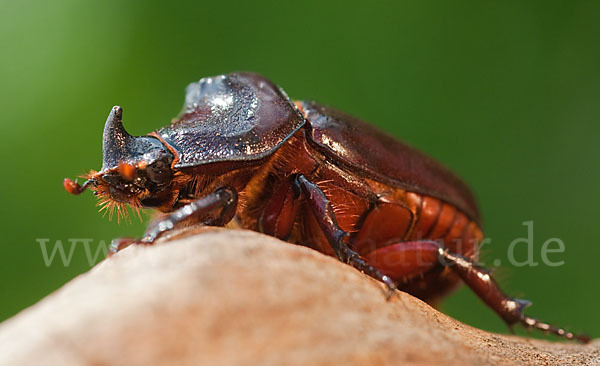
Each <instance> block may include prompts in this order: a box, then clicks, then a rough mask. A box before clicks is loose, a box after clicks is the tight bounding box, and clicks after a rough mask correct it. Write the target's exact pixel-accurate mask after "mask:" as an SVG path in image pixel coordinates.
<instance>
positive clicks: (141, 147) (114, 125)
mask: <svg viewBox="0 0 600 366" xmlns="http://www.w3.org/2000/svg"><path fill="white" fill-rule="evenodd" d="M122 117H123V109H122V108H121V107H119V106H114V107H113V108H112V110H111V111H110V114H109V115H108V118H107V119H106V124H105V125H104V135H103V137H102V170H103V171H106V170H109V169H113V168H117V167H119V165H121V164H122V163H127V164H132V165H135V164H136V163H138V162H140V161H142V160H146V162H147V163H150V162H152V161H153V160H154V159H157V158H160V157H164V156H167V157H169V158H170V159H172V155H171V153H170V152H169V151H168V150H167V149H166V148H165V147H164V146H163V144H162V142H160V140H159V139H157V138H156V137H152V136H131V135H130V134H129V133H128V132H127V131H126V130H125V127H123V121H122V119H121V118H122Z"/></svg>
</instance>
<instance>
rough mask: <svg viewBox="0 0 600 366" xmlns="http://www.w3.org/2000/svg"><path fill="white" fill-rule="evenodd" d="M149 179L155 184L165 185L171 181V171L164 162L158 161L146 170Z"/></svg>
mask: <svg viewBox="0 0 600 366" xmlns="http://www.w3.org/2000/svg"><path fill="white" fill-rule="evenodd" d="M146 174H148V178H150V180H151V181H153V182H154V183H165V182H167V181H168V180H169V179H171V169H170V167H169V166H168V165H167V164H165V163H164V162H163V161H162V160H158V161H156V162H154V163H152V164H150V165H148V168H146Z"/></svg>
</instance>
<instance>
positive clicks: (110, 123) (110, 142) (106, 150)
mask: <svg viewBox="0 0 600 366" xmlns="http://www.w3.org/2000/svg"><path fill="white" fill-rule="evenodd" d="M122 117H123V109H122V108H121V107H119V106H114V107H113V108H112V109H111V111H110V114H109V115H108V118H107V119H106V124H105V125H104V135H103V138H102V158H103V159H102V160H103V163H102V170H105V169H110V168H113V167H115V166H118V165H119V163H120V162H123V161H129V160H131V158H132V156H131V152H130V148H129V147H130V146H131V145H132V144H134V142H135V137H133V136H131V135H130V134H129V133H127V131H125V127H123V121H122V119H121V118H122Z"/></svg>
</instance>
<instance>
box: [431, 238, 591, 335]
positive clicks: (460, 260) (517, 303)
mask: <svg viewBox="0 0 600 366" xmlns="http://www.w3.org/2000/svg"><path fill="white" fill-rule="evenodd" d="M438 256H439V260H440V262H441V263H442V264H444V265H447V266H449V267H450V268H451V269H452V270H453V271H454V272H455V273H456V274H457V275H458V276H459V277H460V278H461V279H462V280H463V281H464V282H465V283H466V284H467V286H469V287H470V288H471V290H473V292H475V294H477V296H478V297H479V298H481V299H482V300H483V301H484V302H485V303H486V304H487V305H488V306H489V307H491V308H492V309H493V310H494V311H495V312H496V314H498V315H499V316H500V317H501V318H502V319H503V320H504V322H506V324H507V325H508V326H509V327H512V326H513V325H514V324H517V323H520V324H521V325H523V326H525V327H526V328H534V329H538V330H541V331H544V332H546V333H551V334H555V335H557V336H560V337H563V338H565V339H569V340H577V341H579V342H582V343H587V342H589V341H590V337H589V336H587V335H585V334H575V333H571V332H568V331H566V330H564V329H563V328H560V327H556V326H553V325H550V324H548V323H544V322H542V321H540V320H537V319H535V318H532V317H529V316H526V315H525V313H524V310H525V308H526V307H527V306H529V305H530V304H531V303H530V302H529V301H527V300H522V299H516V298H512V297H509V296H507V295H506V294H505V293H504V292H503V291H502V290H501V289H500V286H498V284H497V283H496V281H495V280H494V278H493V277H492V275H491V273H490V271H489V270H487V269H485V268H483V267H481V266H479V265H477V264H476V263H474V262H473V260H471V259H469V258H466V257H463V256H461V255H458V254H455V253H452V252H449V251H448V250H447V249H444V248H442V247H441V246H440V247H439V248H438Z"/></svg>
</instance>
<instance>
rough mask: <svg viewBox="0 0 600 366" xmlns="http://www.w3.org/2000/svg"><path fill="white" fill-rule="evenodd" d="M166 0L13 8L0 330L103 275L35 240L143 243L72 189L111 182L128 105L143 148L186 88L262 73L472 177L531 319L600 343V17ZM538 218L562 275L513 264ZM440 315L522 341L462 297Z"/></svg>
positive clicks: (444, 7) (490, 8)
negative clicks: (118, 126)
mask: <svg viewBox="0 0 600 366" xmlns="http://www.w3.org/2000/svg"><path fill="white" fill-rule="evenodd" d="M163 3H164V2H163V1H137V2H123V1H103V2H81V1H53V2H43V1H39V2H30V1H21V2H16V1H14V2H13V1H2V2H1V5H2V6H1V10H0V42H1V43H0V44H1V52H2V57H1V59H0V111H1V115H2V117H1V123H2V128H3V136H4V138H3V142H2V144H1V145H0V146H1V149H2V157H3V168H2V172H3V173H2V177H3V178H2V189H1V190H0V194H1V195H2V197H1V199H2V232H3V233H2V234H3V235H2V239H3V240H2V241H1V243H0V258H1V264H0V276H1V277H0V294H1V296H2V298H1V305H0V319H5V318H8V317H10V316H12V315H14V314H15V313H17V312H18V311H20V310H22V309H23V308H25V307H27V306H29V305H31V304H33V303H35V302H36V301H38V300H39V299H41V298H42V297H44V296H46V295H47V294H49V293H50V292H52V291H53V290H55V289H57V288H59V287H60V286H61V285H62V284H64V283H65V282H67V281H68V280H70V279H71V278H73V277H75V276H76V275H77V274H79V273H82V272H85V271H87V270H88V269H89V268H90V265H89V264H88V262H87V260H86V256H85V251H84V250H83V248H82V247H76V249H75V250H74V254H73V261H72V263H71V265H69V266H67V267H65V266H63V264H62V263H61V261H60V260H58V259H56V260H55V261H54V262H53V264H52V265H51V266H50V267H46V266H45V265H44V261H43V258H42V253H41V250H40V245H39V244H38V243H37V242H36V239H37V238H48V239H50V244H53V243H54V242H55V241H56V240H62V241H63V242H64V243H65V244H68V241H67V240H68V239H69V238H92V239H93V245H92V249H93V250H94V249H95V247H96V246H97V245H99V244H98V243H99V241H100V240H104V241H109V240H110V239H111V238H114V237H119V236H138V235H140V234H141V233H142V231H143V227H144V224H141V223H139V220H137V219H135V220H133V223H132V224H127V223H123V222H122V223H121V224H118V223H117V222H116V220H113V221H109V220H108V218H103V217H102V215H101V214H98V213H97V208H96V206H95V198H94V197H93V195H91V194H89V193H86V194H84V195H82V196H81V197H73V196H70V195H68V194H67V193H66V192H65V191H64V189H63V188H62V179H63V178H64V177H75V176H77V175H79V174H81V173H83V172H84V171H85V170H87V169H91V168H94V169H98V168H99V167H100V164H101V134H102V129H103V124H104V121H105V118H106V116H107V114H108V112H109V110H110V108H111V107H112V106H113V105H115V104H119V105H121V106H123V107H124V120H125V124H126V126H127V129H128V130H129V131H130V132H131V133H133V134H145V133H147V132H149V131H151V130H153V129H156V128H158V127H160V126H163V125H165V124H167V123H168V122H169V121H170V119H171V118H172V117H174V116H175V115H176V114H177V113H178V112H179V110H180V107H181V105H182V103H183V96H184V94H183V93H184V88H185V86H186V85H187V84H188V83H189V82H192V81H196V80H198V79H200V78H201V77H203V76H209V75H215V74H221V73H227V72H231V71H234V70H252V71H256V72H259V73H262V74H264V75H265V76H267V77H269V78H271V79H272V80H274V81H275V82H276V83H277V84H279V85H280V86H282V87H283V88H284V89H285V90H286V91H287V92H288V94H289V95H290V96H291V97H293V98H306V99H314V100H318V101H320V102H322V103H325V104H329V105H332V106H335V107H338V108H340V109H342V110H345V111H347V112H350V113H352V114H354V115H357V116H359V117H362V118H363V119H366V120H368V121H371V122H372V123H374V124H376V125H378V126H380V127H381V128H383V129H385V130H387V131H389V132H390V133H392V134H394V135H396V136H398V137H401V138H403V139H404V140H406V141H408V142H410V143H411V144H413V145H415V146H418V147H419V148H420V149H422V150H423V151H425V152H428V153H429V154H431V155H433V156H434V157H436V158H437V159H439V160H441V161H442V162H444V163H445V164H447V165H448V166H449V167H451V168H452V169H454V170H455V171H456V172H458V173H459V174H460V175H461V176H463V177H464V178H465V180H466V181H467V182H469V184H470V185H471V186H472V187H473V189H474V191H475V193H476V195H477V196H478V198H479V202H480V205H481V208H482V212H483V216H484V224H485V228H486V232H487V236H489V237H490V238H492V244H490V245H487V246H485V247H484V255H483V259H484V261H485V262H486V263H488V264H490V263H492V262H493V260H494V259H496V260H500V261H501V262H502V264H501V265H500V268H499V269H498V271H497V273H498V275H499V277H500V282H501V283H502V284H503V285H504V287H505V288H506V290H507V291H508V292H509V293H511V294H514V295H518V296H524V297H526V298H528V299H530V300H532V301H533V303H534V306H533V307H531V308H530V309H529V313H530V314H534V315H535V316H538V317H540V318H542V319H547V320H549V321H553V322H555V323H558V324H560V325H564V326H567V327H570V328H571V329H574V330H579V331H586V332H589V333H591V334H592V335H594V336H600V314H599V313H598V311H597V301H598V300H599V299H600V293H599V291H598V289H599V286H598V284H597V282H596V281H597V279H598V275H599V272H600V271H599V270H598V264H597V263H598V258H600V243H598V238H599V237H600V225H598V223H597V219H598V216H599V215H598V212H597V211H596V210H597V208H598V207H599V206H600V193H599V192H598V187H599V185H600V168H599V167H598V164H597V162H598V156H600V144H598V135H599V133H600V124H599V122H600V121H599V119H598V116H599V115H600V102H599V97H600V43H599V42H598V39H599V38H598V36H600V25H599V22H598V18H599V16H600V2H590V1H570V2H552V1H514V2H508V1H471V2H463V1H437V2H425V1H423V2H385V3H384V2H356V3H352V2H350V1H343V2H342V1H339V2H338V1H331V2H323V1H316V2H298V1H294V2H291V1H290V2H288V1H269V2H260V3H256V2H228V1H221V2H215V1H210V2H200V1H198V2H179V3H178V4H173V5H166V6H165V5H163ZM216 3H219V4H218V5H217V4H216ZM529 220H533V221H534V255H535V258H534V259H535V260H537V261H538V262H539V261H540V250H541V246H542V244H543V242H544V241H545V240H547V239H548V238H551V237H558V238H560V239H562V240H563V241H564V242H565V246H566V250H565V252H564V253H562V254H553V255H551V256H550V258H551V259H552V260H564V261H565V264H564V265H562V266H559V267H548V266H545V265H543V264H540V265H539V266H537V267H530V266H525V267H515V266H511V265H510V264H509V263H508V260H507V250H506V248H507V246H508V244H509V243H510V241H512V240H513V239H515V238H518V237H522V236H524V235H526V229H525V227H524V226H523V225H522V223H523V222H524V221H529ZM66 248H67V249H68V245H66ZM525 255H526V250H525V249H524V248H521V249H520V250H518V251H517V257H518V258H520V259H523V258H524V257H525ZM148 285H149V286H151V284H148ZM442 310H443V311H444V312H446V313H448V314H450V315H452V316H454V317H456V318H458V319H460V320H462V321H464V322H466V323H468V324H471V325H474V326H477V327H481V328H484V329H488V330H492V331H499V332H506V331H507V329H506V327H505V326H504V325H503V323H502V322H501V321H500V320H499V319H498V317H497V316H495V315H494V314H493V313H492V312H491V311H490V310H488V309H487V308H486V307H485V306H483V305H482V303H481V302H480V301H479V300H478V299H476V298H475V296H474V295H472V294H471V293H470V292H469V291H468V289H466V288H462V289H461V290H459V291H458V292H457V293H456V294H454V295H453V296H452V297H450V298H449V299H448V300H447V301H446V302H445V303H444V304H443V305H442ZM536 336H538V335H537V334H536Z"/></svg>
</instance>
